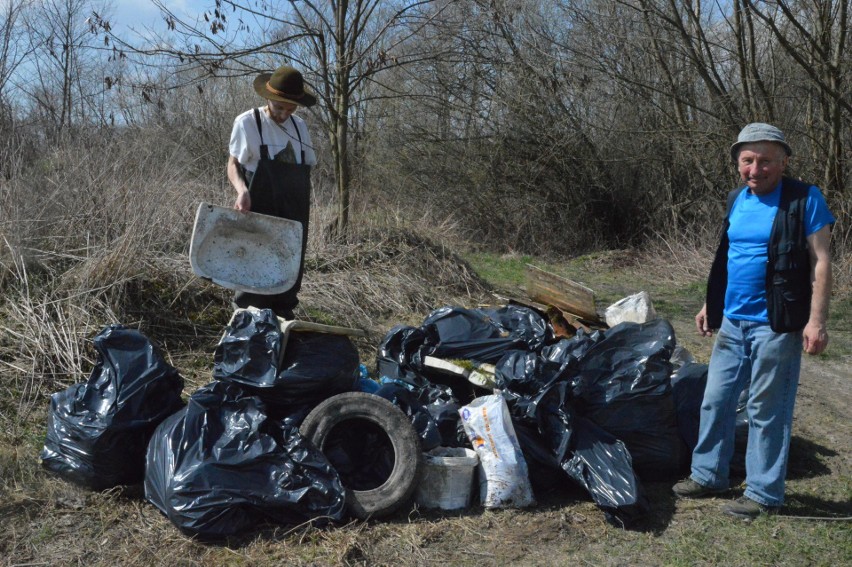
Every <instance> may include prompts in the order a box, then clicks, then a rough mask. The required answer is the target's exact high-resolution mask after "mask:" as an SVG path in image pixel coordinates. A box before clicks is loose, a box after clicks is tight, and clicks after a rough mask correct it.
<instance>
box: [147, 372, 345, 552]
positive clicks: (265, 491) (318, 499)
mask: <svg viewBox="0 0 852 567" xmlns="http://www.w3.org/2000/svg"><path fill="white" fill-rule="evenodd" d="M146 460H147V469H146V474H145V497H146V498H147V499H148V501H149V502H151V503H152V504H154V506H156V507H157V508H159V509H160V511H161V512H163V513H164V514H165V515H166V516H167V517H168V518H169V520H170V521H171V522H172V523H173V524H174V525H175V526H177V527H178V528H179V529H180V530H181V531H182V532H184V533H185V534H188V535H191V536H196V537H198V538H200V539H219V538H223V537H227V536H232V535H237V534H240V533H243V532H246V531H248V530H251V529H255V528H257V527H259V526H260V525H261V524H263V523H266V522H271V523H280V524H298V523H302V522H305V521H309V520H315V521H317V522H318V523H320V524H321V523H323V522H325V521H327V520H340V519H341V518H342V516H343V510H344V502H345V496H344V489H343V486H342V484H341V482H340V478H339V476H338V474H337V472H336V471H335V469H334V468H332V466H331V464H330V463H329V461H328V460H327V459H326V457H325V456H324V455H323V453H322V452H321V451H320V450H319V449H317V448H316V447H314V446H313V445H312V444H311V443H310V442H309V441H308V440H306V439H305V438H303V437H302V436H301V434H300V433H299V431H298V429H297V428H296V427H295V426H288V425H284V424H283V423H282V422H280V421H277V420H272V419H270V418H269V417H268V416H267V414H266V412H265V406H264V403H263V402H262V401H261V400H260V399H259V398H257V397H256V396H249V395H246V393H245V392H243V391H242V389H241V388H240V387H239V386H237V385H235V384H228V383H225V382H214V383H212V384H208V385H207V386H204V387H202V388H200V389H199V390H197V391H196V392H195V393H194V394H193V395H192V396H191V397H190V399H189V403H188V405H187V406H186V408H185V409H184V410H181V411H180V412H178V413H176V414H174V415H173V416H171V417H170V418H169V419H167V420H166V421H164V422H163V423H162V424H160V426H159V427H158V428H157V430H156V431H155V432H154V435H153V437H152V438H151V442H150V444H149V446H148V452H147V456H146Z"/></svg>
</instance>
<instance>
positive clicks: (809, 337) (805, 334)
mask: <svg viewBox="0 0 852 567" xmlns="http://www.w3.org/2000/svg"><path fill="white" fill-rule="evenodd" d="M827 346H828V331H827V330H826V328H825V325H820V324H819V323H811V322H810V321H808V324H807V325H805V330H804V331H802V347H803V348H804V349H805V352H806V353H808V354H820V353H821V352H822V351H824V350H825V347H827Z"/></svg>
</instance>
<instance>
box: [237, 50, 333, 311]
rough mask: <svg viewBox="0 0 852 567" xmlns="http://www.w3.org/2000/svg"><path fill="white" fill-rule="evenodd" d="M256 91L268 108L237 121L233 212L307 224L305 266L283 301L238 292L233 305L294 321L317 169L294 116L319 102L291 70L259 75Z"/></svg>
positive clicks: (308, 138) (305, 134)
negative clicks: (313, 175) (313, 171)
mask: <svg viewBox="0 0 852 567" xmlns="http://www.w3.org/2000/svg"><path fill="white" fill-rule="evenodd" d="M254 90H255V92H257V94H258V95H260V96H261V97H262V98H264V99H266V104H265V105H264V106H261V107H258V108H253V109H251V110H248V111H246V112H244V113H242V114H240V115H239V116H237V118H236V119H235V120H234V127H233V129H232V130H231V141H230V144H229V146H228V148H229V152H230V156H229V157H228V166H227V172H228V180H229V181H230V182H231V185H232V186H233V187H234V189H235V190H236V192H237V198H236V200H235V201H234V208H235V209H237V210H238V211H244V212H247V211H251V212H255V213H262V214H267V215H273V216H277V217H282V218H287V219H291V220H295V221H299V222H300V223H302V250H301V264H300V267H299V275H298V278H297V279H296V281H295V283H294V285H293V287H292V288H291V289H290V291H287V292H285V293H282V294H278V295H259V294H251V293H245V292H237V294H236V297H235V299H234V302H235V303H236V305H237V306H239V307H248V306H249V305H251V306H254V307H260V308H270V309H273V310H274V311H275V312H276V313H277V314H278V315H279V316H281V317H285V318H288V319H292V318H293V309H294V308H295V307H296V305H297V304H298V298H297V293H298V291H299V288H300V287H301V281H302V272H303V270H304V258H305V246H306V244H307V239H308V238H307V237H308V219H309V216H310V195H311V177H310V173H311V167H312V166H314V165H316V163H317V158H316V154H315V153H314V147H313V144H312V143H311V135H310V133H309V132H308V128H307V125H306V124H305V122H304V120H302V119H301V118H299V117H298V116H295V115H294V114H293V113H294V112H295V111H296V110H298V109H299V108H300V107H310V106H313V105H314V104H316V101H317V99H316V96H315V95H314V94H313V93H311V92H310V91H309V90H308V89H307V87H306V86H305V81H304V78H303V77H302V74H301V73H300V72H299V71H297V70H296V69H294V68H293V67H290V66H289V65H283V66H281V67H279V68H278V69H276V70H275V71H274V72H272V73H261V74H260V75H258V76H257V77H256V78H255V80H254Z"/></svg>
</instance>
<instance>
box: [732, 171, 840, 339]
mask: <svg viewBox="0 0 852 567" xmlns="http://www.w3.org/2000/svg"><path fill="white" fill-rule="evenodd" d="M780 200H781V184H780V183H779V184H778V187H776V188H775V190H774V191H773V192H772V193H769V194H767V195H754V194H753V193H752V192H751V191H750V190H749V189H746V190H744V191H741V192H740V194H739V195H738V196H737V199H736V200H735V201H734V204H733V207H732V208H731V216H730V221H731V226H730V227H729V228H728V240H730V248H729V249H728V287H727V291H726V292H725V317H727V318H728V319H740V320H746V321H758V322H763V323H768V322H769V314H768V313H767V311H766V263H767V261H768V244H769V235H770V233H771V232H772V223H773V222H774V221H775V214H776V213H777V212H778V203H779V202H780ZM830 224H834V216H832V214H831V211H829V210H828V205H826V203H825V199H824V198H823V196H822V193H820V190H819V188H818V187H816V186H811V188H810V191H809V193H808V201H807V205H806V207H805V236H810V235H811V234H813V233H815V232H816V231H818V230H819V229H821V228H822V227H824V226H826V225H830Z"/></svg>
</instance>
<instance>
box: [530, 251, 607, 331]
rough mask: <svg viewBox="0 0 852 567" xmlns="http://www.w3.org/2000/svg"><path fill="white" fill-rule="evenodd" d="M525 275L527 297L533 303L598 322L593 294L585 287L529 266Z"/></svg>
mask: <svg viewBox="0 0 852 567" xmlns="http://www.w3.org/2000/svg"><path fill="white" fill-rule="evenodd" d="M526 275H527V295H529V296H530V299H532V300H533V301H537V302H539V303H543V304H545V305H552V306H554V307H558V308H559V309H560V310H562V311H565V312H567V313H570V314H572V315H576V316H577V317H579V318H580V319H583V320H585V321H590V322H593V323H594V322H598V321H600V318H599V317H598V313H597V311H596V309H595V293H594V292H593V291H592V290H590V289H589V288H587V287H586V286H584V285H580V284H578V283H577V282H573V281H571V280H569V279H568V278H563V277H562V276H557V275H556V274H552V273H550V272H546V271H544V270H542V269H541V268H536V267H535V266H533V265H530V264H527V274H526Z"/></svg>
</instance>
